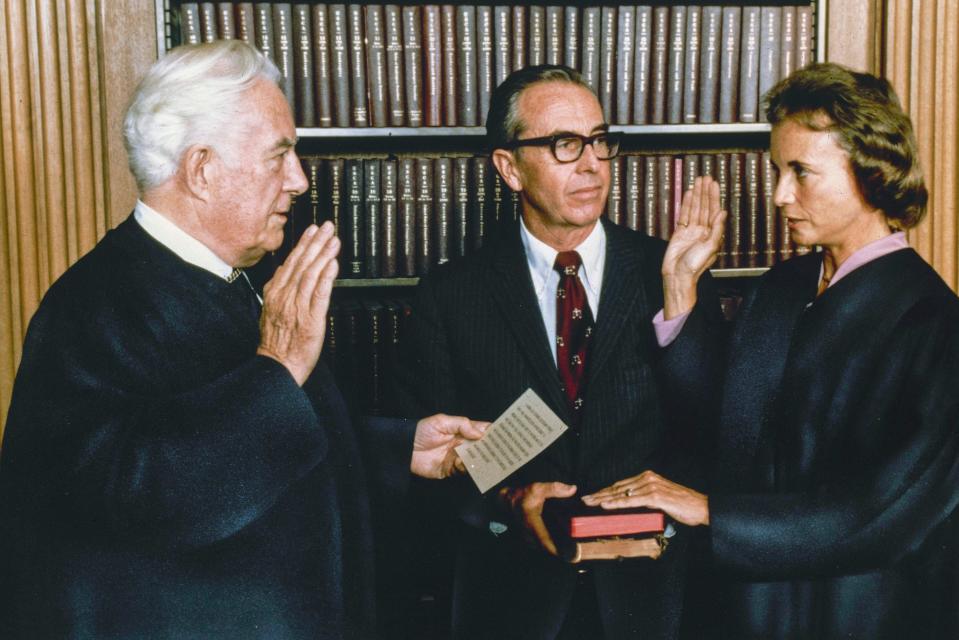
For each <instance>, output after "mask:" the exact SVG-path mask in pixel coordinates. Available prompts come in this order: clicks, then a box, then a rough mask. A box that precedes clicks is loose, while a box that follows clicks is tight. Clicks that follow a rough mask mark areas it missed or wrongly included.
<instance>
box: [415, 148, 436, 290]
mask: <svg viewBox="0 0 959 640" xmlns="http://www.w3.org/2000/svg"><path fill="white" fill-rule="evenodd" d="M432 226H433V161H432V160H431V159H429V158H417V159H416V274H417V275H420V276H425V275H426V274H427V273H429V270H430V261H431V260H432V259H433V247H432V238H431V237H430V234H431V231H432Z"/></svg>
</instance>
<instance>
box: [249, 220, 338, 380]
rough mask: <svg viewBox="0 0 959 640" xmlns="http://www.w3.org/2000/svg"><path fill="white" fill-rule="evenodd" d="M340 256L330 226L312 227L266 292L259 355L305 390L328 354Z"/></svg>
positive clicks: (326, 223)
mask: <svg viewBox="0 0 959 640" xmlns="http://www.w3.org/2000/svg"><path fill="white" fill-rule="evenodd" d="M339 250H340V241H339V240H338V239H337V238H336V236H334V235H333V225H332V224H331V223H329V222H324V223H323V226H321V227H319V228H317V227H315V226H312V225H311V226H310V227H308V228H307V229H306V231H304V232H303V236H302V237H301V238H300V241H299V242H298V243H297V244H296V247H294V249H293V251H291V252H290V255H289V257H288V258H287V259H286V262H284V263H283V264H282V265H281V266H280V268H279V269H277V270H276V274H275V275H274V276H273V279H272V280H270V281H269V282H267V283H266V286H265V287H264V288H263V313H262V314H261V315H260V346H259V348H258V349H257V351H256V352H257V353H259V354H261V355H265V356H269V357H271V358H273V359H274V360H277V361H278V362H280V363H281V364H282V365H283V366H285V367H286V368H287V369H289V371H290V373H291V374H292V375H293V378H294V379H295V380H296V382H297V384H299V385H301V386H302V385H303V383H304V382H306V379H307V378H308V377H309V375H310V373H311V372H312V371H313V367H315V366H316V361H317V360H319V358H320V351H321V350H322V349H323V338H324V336H325V335H326V312H327V310H328V309H329V306H330V295H331V294H332V292H333V280H335V279H336V273H337V268H338V267H337V263H336V254H337V253H338V252H339Z"/></svg>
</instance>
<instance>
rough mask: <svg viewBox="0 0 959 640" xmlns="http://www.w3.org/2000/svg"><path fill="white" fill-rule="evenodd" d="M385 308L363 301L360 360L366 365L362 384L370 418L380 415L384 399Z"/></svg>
mask: <svg viewBox="0 0 959 640" xmlns="http://www.w3.org/2000/svg"><path fill="white" fill-rule="evenodd" d="M382 314H383V306H382V305H381V304H380V303H378V302H371V301H366V300H365V301H363V324H364V325H365V326H364V331H363V333H364V334H365V335H364V339H365V344H364V348H363V349H362V350H361V354H360V360H361V361H362V362H364V363H365V366H363V367H362V368H361V369H360V370H361V371H362V372H363V375H364V378H365V379H364V380H363V381H362V382H361V384H360V388H361V389H362V390H363V393H362V396H363V397H362V404H361V405H360V407H362V410H363V413H364V414H365V415H369V416H378V415H380V410H381V407H380V405H381V403H382V397H383V392H382V389H383V381H382V377H383V372H382V370H383V367H384V363H383V361H382V348H381V345H382V340H383V338H382V328H381V324H382V318H381V316H382Z"/></svg>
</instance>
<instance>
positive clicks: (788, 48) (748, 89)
mask: <svg viewBox="0 0 959 640" xmlns="http://www.w3.org/2000/svg"><path fill="white" fill-rule="evenodd" d="M813 17H814V13H813V7H812V6H811V5H808V4H806V5H790V6H770V7H758V6H718V5H712V6H700V5H688V6H683V5H677V6H652V5H641V6H593V7H590V6H587V7H581V6H578V5H566V6H539V5H534V6H527V5H525V4H524V5H515V6H486V5H478V6H474V5H466V4H457V5H453V4H444V5H438V4H426V5H420V4H416V5H396V4H386V5H382V4H313V3H289V2H273V3H270V2H184V3H182V4H180V7H179V11H178V12H177V13H176V14H175V15H174V18H178V25H179V28H178V32H179V41H180V42H182V43H196V42H205V41H212V40H215V39H218V38H239V39H243V40H245V41H247V42H249V43H250V44H251V45H253V46H256V47H258V48H259V49H260V50H261V51H263V52H264V53H265V54H266V55H268V56H269V57H270V58H272V59H273V60H274V61H275V62H276V64H277V67H278V68H279V69H280V72H281V74H282V76H283V88H284V91H285V93H286V95H287V98H288V99H289V101H290V104H291V105H293V107H294V112H295V117H296V122H297V125H298V126H300V127H369V126H372V127H436V126H450V127H451V126H459V127H473V126H482V125H483V124H484V123H485V118H486V113H487V111H488V110H489V99H490V92H491V91H492V90H493V88H494V87H495V86H496V85H498V84H499V83H500V82H502V81H503V79H505V78H506V76H508V75H509V74H510V73H511V72H513V71H515V70H517V69H520V68H522V67H525V66H530V65H538V64H543V63H550V64H565V65H567V66H569V67H573V68H575V69H577V70H579V71H580V72H581V73H582V74H583V77H584V79H585V80H586V82H587V83H589V84H590V86H592V88H593V89H594V90H595V91H596V94H597V95H598V96H599V99H600V103H601V104H602V106H603V110H604V112H605V115H606V119H607V120H608V121H609V122H610V123H615V124H670V123H672V124H680V123H717V122H718V123H731V122H761V121H762V120H763V114H762V110H761V106H760V97H761V96H762V95H763V94H764V93H765V92H766V91H767V90H768V89H769V88H770V87H772V86H773V84H775V83H776V82H777V81H778V80H779V79H780V78H783V77H785V76H787V75H789V74H790V73H791V72H792V71H793V70H795V69H798V68H801V67H803V66H805V65H806V64H809V63H810V62H812V61H813V59H814V55H813V46H814V37H813V34H814V30H815V29H814V27H815V25H814V23H813Z"/></svg>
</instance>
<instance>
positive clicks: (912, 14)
mask: <svg viewBox="0 0 959 640" xmlns="http://www.w3.org/2000/svg"><path fill="white" fill-rule="evenodd" d="M884 12H885V21H884V22H885V34H884V39H885V43H884V47H883V54H884V55H883V67H882V72H883V74H884V75H885V76H886V77H887V78H889V80H890V81H891V82H892V84H893V86H895V88H896V91H897V92H898V93H899V96H900V97H901V98H902V101H903V106H904V107H905V108H906V110H907V112H908V113H909V115H910V117H911V118H912V121H913V123H914V124H915V126H916V135H917V137H918V139H919V151H920V155H921V158H922V167H923V171H924V172H925V176H926V186H927V187H928V188H929V196H930V198H929V210H928V213H927V216H928V217H927V218H926V219H925V220H924V221H923V223H922V224H921V225H920V226H919V227H918V228H916V229H914V230H912V231H910V232H909V243H910V244H911V245H912V246H913V247H914V248H915V249H916V250H917V251H919V252H920V253H921V254H922V256H923V257H924V258H925V259H926V260H928V261H929V263H930V264H932V266H933V267H935V268H936V270H937V271H938V272H939V274H940V275H941V276H942V277H943V279H944V280H945V281H946V282H947V283H949V286H951V287H952V288H953V290H956V288H957V285H959V260H957V248H959V247H957V236H956V233H957V224H956V217H957V215H959V190H957V183H959V126H957V120H959V2H956V0H886V3H885V7H884Z"/></svg>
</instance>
